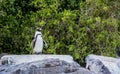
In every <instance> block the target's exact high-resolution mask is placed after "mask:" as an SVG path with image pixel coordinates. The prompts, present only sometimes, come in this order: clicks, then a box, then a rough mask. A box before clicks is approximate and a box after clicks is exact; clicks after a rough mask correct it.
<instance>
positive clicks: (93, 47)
mask: <svg viewBox="0 0 120 74" xmlns="http://www.w3.org/2000/svg"><path fill="white" fill-rule="evenodd" d="M119 3H120V2H119V1H118V0H114V1H112V0H86V1H85V0H69V1H68V0H19V1H18V0H2V2H0V52H7V53H14V54H25V53H29V54H30V53H31V52H32V50H31V49H30V42H31V38H32V36H33V35H34V32H35V28H36V27H41V28H42V29H43V31H42V33H43V38H44V39H45V40H46V41H47V44H48V46H49V48H48V50H44V51H43V53H50V54H69V55H72V56H73V57H74V59H75V60H76V61H78V62H79V63H81V64H82V65H83V64H84V58H85V57H86V56H87V55H88V54H99V55H106V56H115V55H114V48H115V47H116V45H118V44H120V13H119V12H120V9H119V8H120V5H119Z"/></svg>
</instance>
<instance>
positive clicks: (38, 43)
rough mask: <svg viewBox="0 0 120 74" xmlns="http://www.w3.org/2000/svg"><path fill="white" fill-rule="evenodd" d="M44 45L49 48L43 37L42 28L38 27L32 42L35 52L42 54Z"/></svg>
mask: <svg viewBox="0 0 120 74" xmlns="http://www.w3.org/2000/svg"><path fill="white" fill-rule="evenodd" d="M43 46H45V48H47V43H46V42H45V41H44V40H43V38H42V33H41V28H37V29H36V32H35V35H34V38H33V39H32V42H31V47H32V48H33V54H42V50H43Z"/></svg>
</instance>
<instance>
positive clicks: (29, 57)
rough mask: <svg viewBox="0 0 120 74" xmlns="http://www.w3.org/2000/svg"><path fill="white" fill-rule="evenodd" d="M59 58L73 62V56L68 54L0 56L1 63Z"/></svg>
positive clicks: (13, 63)
mask: <svg viewBox="0 0 120 74" xmlns="http://www.w3.org/2000/svg"><path fill="white" fill-rule="evenodd" d="M50 58H53V59H60V60H64V61H66V62H69V63H71V62H73V57H72V56H70V55H43V54H41V55H5V56H3V57H1V62H2V64H3V65H5V64H6V65H7V64H9V65H17V64H21V63H25V62H33V61H38V60H44V59H50Z"/></svg>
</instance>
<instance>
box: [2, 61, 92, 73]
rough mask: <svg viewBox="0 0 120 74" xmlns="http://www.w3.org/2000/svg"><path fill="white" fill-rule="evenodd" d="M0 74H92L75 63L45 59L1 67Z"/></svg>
mask: <svg viewBox="0 0 120 74" xmlns="http://www.w3.org/2000/svg"><path fill="white" fill-rule="evenodd" d="M0 74H93V73H92V72H90V71H88V70H87V69H84V68H81V67H80V65H79V64H77V63H76V62H72V63H68V62H66V61H62V60H59V59H46V60H40V61H34V62H29V63H22V64H17V65H1V66H0Z"/></svg>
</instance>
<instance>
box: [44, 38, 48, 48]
mask: <svg viewBox="0 0 120 74" xmlns="http://www.w3.org/2000/svg"><path fill="white" fill-rule="evenodd" d="M43 45H44V47H45V49H47V48H48V45H47V43H46V42H45V40H43Z"/></svg>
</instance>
